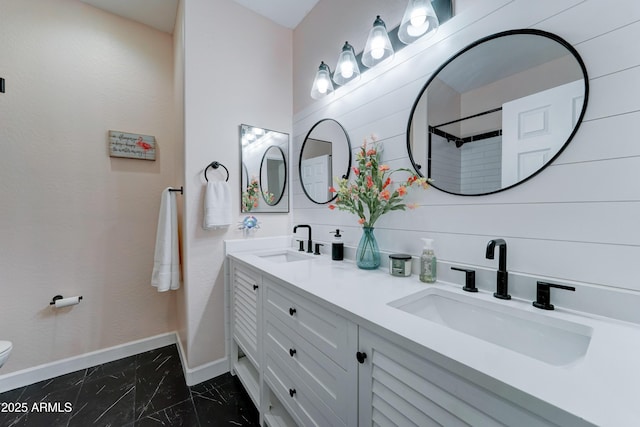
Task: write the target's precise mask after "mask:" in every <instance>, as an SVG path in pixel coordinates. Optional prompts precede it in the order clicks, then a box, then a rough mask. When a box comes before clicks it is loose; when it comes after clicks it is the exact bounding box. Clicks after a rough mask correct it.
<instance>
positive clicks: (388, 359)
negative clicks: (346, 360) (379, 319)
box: [357, 328, 556, 427]
mask: <svg viewBox="0 0 640 427" xmlns="http://www.w3.org/2000/svg"><path fill="white" fill-rule="evenodd" d="M358 348H359V351H358V355H357V360H358V362H359V363H358V365H359V368H358V381H359V383H358V405H359V412H358V414H359V418H358V425H359V426H418V427H428V426H447V427H449V426H487V427H489V426H516V425H518V426H551V425H556V424H554V423H551V422H548V421H547V420H544V419H542V418H541V417H539V416H538V415H537V414H535V413H533V412H530V411H528V410H527V409H525V408H522V407H520V406H518V405H515V404H514V403H512V402H509V401H507V400H505V399H501V398H500V397H499V396H497V395H496V394H494V393H492V392H491V391H489V390H487V389H484V388H482V387H480V386H478V385H477V384H474V383H472V382H470V381H468V380H466V379H464V378H462V377H461V376H459V375H457V374H455V373H454V372H451V371H448V370H446V369H443V368H442V367H441V366H439V365H436V364H435V363H432V362H430V361H429V360H428V359H427V358H425V357H424V356H419V355H416V354H415V353H412V352H410V351H408V350H406V349H404V348H402V347H401V346H398V345H397V344H394V343H392V342H391V341H388V340H386V339H384V338H382V337H380V336H379V335H376V334H374V333H372V332H370V331H368V330H366V329H363V328H360V329H359V332H358Z"/></svg>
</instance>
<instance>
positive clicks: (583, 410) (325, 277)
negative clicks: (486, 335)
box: [227, 248, 640, 427]
mask: <svg viewBox="0 0 640 427" xmlns="http://www.w3.org/2000/svg"><path fill="white" fill-rule="evenodd" d="M227 250H228V252H229V255H230V256H232V257H233V258H235V259H237V260H239V261H242V262H244V263H246V264H248V265H249V266H252V267H254V268H256V269H259V270H262V271H263V272H264V273H266V274H268V275H270V276H273V277H275V278H277V279H279V280H282V281H284V282H287V283H288V284H290V285H291V286H292V287H293V288H294V289H297V290H298V291H301V292H302V293H303V294H306V296H311V297H312V298H319V299H321V300H323V301H326V302H327V303H329V304H331V305H333V306H334V307H335V309H336V311H337V312H339V313H340V314H342V315H344V316H345V317H347V318H349V319H350V320H352V321H354V322H357V323H359V324H361V325H363V326H365V327H368V328H370V329H372V331H373V332H378V333H380V332H381V330H382V329H383V330H386V331H390V332H392V333H394V334H396V335H398V336H399V337H401V339H404V340H408V342H410V343H411V344H412V348H411V349H412V350H413V351H420V350H423V352H427V353H428V354H429V355H430V357H431V358H433V356H434V355H436V356H437V355H440V357H436V358H437V359H438V360H435V362H436V363H439V364H441V365H443V367H445V368H449V369H455V371H456V372H458V373H459V374H461V375H462V376H471V377H472V378H473V380H474V381H475V382H477V383H478V384H479V385H481V386H483V387H487V388H489V389H491V390H492V391H494V392H497V393H498V394H501V393H502V394H504V393H509V390H502V391H500V390H495V385H496V383H495V381H492V380H491V379H490V378H486V377H485V376H484V375H486V376H488V377H491V378H493V379H495V380H498V381H500V382H502V383H505V384H507V385H509V386H511V387H514V388H515V389H518V390H520V391H522V392H524V393H526V394H528V395H531V396H534V397H536V398H537V399H539V400H541V401H542V402H547V403H549V404H551V405H553V406H555V407H559V408H561V409H563V410H564V411H566V412H568V413H570V414H573V415H575V416H577V417H580V418H582V419H584V420H586V421H588V422H590V423H593V424H595V425H599V426H616V427H619V426H626V425H629V426H631V425H634V426H637V425H640V364H639V362H640V327H639V326H637V325H634V324H631V323H625V322H621V321H616V320H609V319H607V318H603V317H599V316H591V315H588V314H584V315H581V314H580V313H577V312H572V311H570V310H565V309H563V308H562V307H558V306H556V310H554V311H544V310H539V309H536V308H534V307H532V305H531V301H523V300H518V299H515V298H514V299H512V300H509V301H502V300H498V299H496V298H493V297H492V295H491V293H489V292H486V291H482V290H481V291H480V292H478V293H477V294H473V298H478V299H485V300H487V301H491V303H497V304H505V305H508V306H510V307H518V308H520V309H522V310H526V311H532V312H535V313H536V314H537V315H542V316H549V317H551V318H557V319H565V320H568V321H572V322H576V323H580V324H583V325H586V326H589V327H591V328H593V334H592V336H591V342H590V345H589V348H588V351H587V353H586V354H585V356H584V357H583V358H581V359H579V360H577V361H575V362H573V363H571V364H569V365H565V366H553V365H550V364H547V363H544V362H542V361H539V360H536V359H533V358H530V357H527V356H525V355H523V354H520V353H517V352H514V351H511V350H508V349H506V348H503V347H500V346H498V345H495V344H491V343H489V342H486V341H483V340H481V339H478V338H475V337H473V336H470V335H466V334H464V333H461V332H457V331H455V330H453V329H450V328H448V327H445V326H442V325H439V324H437V323H435V322H431V321H428V320H424V319H422V318H419V317H417V316H415V315H412V314H409V313H405V312H404V311H401V310H399V309H396V308H393V307H391V306H389V305H387V304H388V303H389V302H391V301H395V300H397V299H399V298H403V297H406V296H408V295H411V294H413V293H415V292H418V291H421V290H424V289H425V288H427V287H439V288H442V289H446V290H447V291H450V292H453V293H459V294H465V295H467V296H468V295H469V294H468V293H466V292H463V291H462V290H461V289H460V288H461V285H462V282H461V283H460V284H451V283H445V282H440V281H439V282H436V283H435V284H431V285H430V284H425V283H422V282H420V281H419V279H418V277H417V276H416V275H412V276H410V277H406V278H405V277H394V276H391V275H389V274H388V272H387V271H386V270H383V269H378V270H373V271H367V270H361V269H358V268H357V266H356V265H355V263H354V262H352V261H347V260H345V261H331V257H330V255H327V254H323V255H321V256H317V257H313V258H312V259H310V260H305V261H296V262H288V263H274V262H271V261H268V260H266V259H264V258H261V257H260V256H258V255H259V254H260V253H264V252H265V251H267V250H265V249H255V250H254V251H253V252H252V251H239V252H233V251H232V250H231V248H228V249H227ZM461 280H463V278H462V277H461ZM413 344H415V345H413ZM432 361H433V360H432ZM477 373H480V374H484V375H477ZM503 397H507V396H504V395H503ZM511 397H513V396H511Z"/></svg>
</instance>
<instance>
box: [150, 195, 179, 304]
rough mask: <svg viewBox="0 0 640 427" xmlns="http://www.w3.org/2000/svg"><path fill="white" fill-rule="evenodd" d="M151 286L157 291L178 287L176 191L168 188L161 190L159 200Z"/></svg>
mask: <svg viewBox="0 0 640 427" xmlns="http://www.w3.org/2000/svg"><path fill="white" fill-rule="evenodd" d="M151 286H154V287H156V288H158V292H165V291H168V290H170V289H171V290H175V289H178V288H179V287H180V253H179V249H178V210H177V207H176V193H175V192H173V191H169V189H168V188H167V189H165V190H164V191H163V192H162V201H161V202H160V213H159V215H158V231H157V233H156V253H155V256H154V259H153V273H151Z"/></svg>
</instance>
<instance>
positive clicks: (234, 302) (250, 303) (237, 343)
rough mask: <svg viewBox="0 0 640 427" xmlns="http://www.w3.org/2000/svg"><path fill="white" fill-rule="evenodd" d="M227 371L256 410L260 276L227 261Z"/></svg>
mask: <svg viewBox="0 0 640 427" xmlns="http://www.w3.org/2000/svg"><path fill="white" fill-rule="evenodd" d="M229 276H230V287H229V288H230V299H231V301H230V306H231V316H230V317H231V318H230V325H231V328H230V329H231V336H232V341H231V367H232V369H233V370H234V371H235V372H236V374H237V375H238V377H239V378H240V380H241V381H242V383H243V384H244V386H245V388H246V389H247V392H248V393H249V395H250V396H251V398H252V399H253V401H254V403H255V404H256V406H258V405H259V395H260V364H261V363H260V349H261V334H262V328H261V325H262V304H261V289H260V287H261V285H262V275H261V274H260V273H259V272H258V271H257V270H254V269H252V268H249V267H247V266H246V265H244V264H242V263H239V262H236V261H233V260H231V261H230V275H229Z"/></svg>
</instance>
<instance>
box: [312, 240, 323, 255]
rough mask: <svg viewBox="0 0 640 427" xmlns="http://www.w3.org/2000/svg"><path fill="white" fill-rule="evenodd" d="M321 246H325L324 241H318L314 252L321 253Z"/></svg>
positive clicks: (315, 253)
mask: <svg viewBox="0 0 640 427" xmlns="http://www.w3.org/2000/svg"><path fill="white" fill-rule="evenodd" d="M320 246H324V245H323V244H322V243H316V250H315V251H314V252H313V254H314V255H320Z"/></svg>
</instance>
